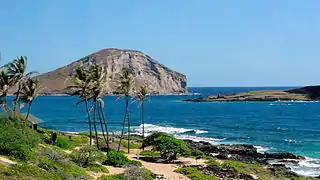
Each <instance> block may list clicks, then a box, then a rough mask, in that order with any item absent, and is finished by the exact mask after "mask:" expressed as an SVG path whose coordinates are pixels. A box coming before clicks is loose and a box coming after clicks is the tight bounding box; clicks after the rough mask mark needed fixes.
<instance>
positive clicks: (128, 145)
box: [127, 108, 130, 154]
mask: <svg viewBox="0 0 320 180" xmlns="http://www.w3.org/2000/svg"><path fill="white" fill-rule="evenodd" d="M127 112H128V154H130V112H129V108H128V111H127Z"/></svg>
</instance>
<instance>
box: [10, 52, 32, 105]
mask: <svg viewBox="0 0 320 180" xmlns="http://www.w3.org/2000/svg"><path fill="white" fill-rule="evenodd" d="M7 69H8V74H9V75H10V76H11V77H12V79H13V80H14V84H17V85H18V87H17V92H16V93H15V95H16V98H15V99H14V100H13V103H14V111H17V110H18V109H19V108H18V106H19V103H18V102H19V95H20V91H21V88H22V87H23V86H24V83H25V82H26V81H27V80H28V79H29V78H30V76H31V75H33V74H35V73H36V72H34V71H33V72H29V73H27V74H26V69H27V57H26V56H20V57H17V58H16V59H14V60H13V61H12V62H11V63H9V64H8V65H7Z"/></svg>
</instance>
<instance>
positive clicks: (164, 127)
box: [32, 87, 320, 175]
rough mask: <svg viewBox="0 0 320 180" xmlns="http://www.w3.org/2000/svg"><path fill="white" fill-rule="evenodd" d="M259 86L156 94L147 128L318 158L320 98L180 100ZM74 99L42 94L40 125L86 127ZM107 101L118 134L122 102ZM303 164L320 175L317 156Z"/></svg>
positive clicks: (37, 108) (133, 107) (136, 114)
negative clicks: (252, 100) (227, 100)
mask: <svg viewBox="0 0 320 180" xmlns="http://www.w3.org/2000/svg"><path fill="white" fill-rule="evenodd" d="M257 89H266V88H190V91H191V92H195V93H200V95H193V96H190V95H188V96H187V95H183V96H182V95H181V96H153V97H151V100H150V101H148V102H146V104H145V124H146V125H145V126H146V131H147V132H148V133H150V132H152V131H164V132H168V133H171V134H174V135H175V136H177V137H178V138H187V139H193V140H204V141H209V142H212V143H231V144H234V143H244V144H251V145H254V146H257V147H258V148H259V150H260V151H268V152H282V151H283V152H292V153H294V154H297V155H303V156H307V157H310V158H320V102H216V103H215V102H213V103H192V102H182V101H181V100H182V99H186V98H196V97H199V96H205V95H208V94H216V93H237V92H244V91H248V90H257ZM268 89H286V88H285V87H282V88H268ZM76 101H77V99H76V98H74V97H67V96H45V97H39V98H38V99H37V100H36V102H35V104H34V107H33V110H32V113H33V114H34V115H36V116H38V117H39V118H41V119H43V120H44V121H45V123H43V124H42V126H43V127H46V128H51V129H56V130H60V131H71V132H80V131H88V127H87V124H86V114H85V111H84V106H76V105H75V103H76ZM104 101H105V113H106V115H107V118H108V122H109V125H110V130H111V131H114V132H117V131H119V130H120V127H121V123H122V119H123V113H124V110H125V109H124V108H125V107H124V101H122V100H118V101H116V97H113V96H109V97H105V99H104ZM130 112H131V119H132V120H131V121H132V126H133V129H135V131H136V132H137V133H138V132H140V131H141V128H140V127H139V126H140V125H141V123H140V119H141V109H140V108H139V107H138V106H137V104H136V103H131V104H130ZM303 163H304V164H303ZM303 163H302V164H301V167H302V166H303V168H302V169H301V167H299V168H298V167H296V168H297V170H296V171H297V172H300V171H303V172H302V174H303V173H305V174H306V175H309V174H310V172H312V173H313V174H312V173H311V174H312V175H317V174H316V172H317V171H318V172H319V175H320V162H319V161H318V160H317V159H309V161H308V162H303ZM318 163H319V164H318ZM309 166H310V167H309ZM293 168H294V167H293ZM318 168H319V169H318ZM313 171H314V172H313ZM300 173H301V172H300Z"/></svg>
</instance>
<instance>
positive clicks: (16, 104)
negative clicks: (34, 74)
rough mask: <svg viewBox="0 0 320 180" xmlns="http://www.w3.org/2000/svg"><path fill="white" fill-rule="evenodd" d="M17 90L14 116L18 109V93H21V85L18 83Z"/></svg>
mask: <svg viewBox="0 0 320 180" xmlns="http://www.w3.org/2000/svg"><path fill="white" fill-rule="evenodd" d="M18 84H19V85H18V90H17V94H16V98H15V99H14V113H15V115H16V110H17V108H18V104H19V95H20V91H21V84H20V82H19V83H18Z"/></svg>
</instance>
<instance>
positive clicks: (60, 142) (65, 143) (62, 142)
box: [56, 136, 72, 149]
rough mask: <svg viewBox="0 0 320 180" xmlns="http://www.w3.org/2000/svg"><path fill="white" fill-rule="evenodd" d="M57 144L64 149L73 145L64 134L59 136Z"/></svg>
mask: <svg viewBox="0 0 320 180" xmlns="http://www.w3.org/2000/svg"><path fill="white" fill-rule="evenodd" d="M56 145H57V146H58V147H60V148H62V149H71V148H72V145H71V144H70V142H69V141H68V140H67V139H66V138H64V137H63V136H59V137H58V138H57V142H56Z"/></svg>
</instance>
